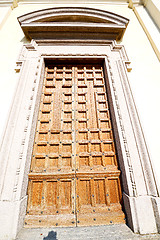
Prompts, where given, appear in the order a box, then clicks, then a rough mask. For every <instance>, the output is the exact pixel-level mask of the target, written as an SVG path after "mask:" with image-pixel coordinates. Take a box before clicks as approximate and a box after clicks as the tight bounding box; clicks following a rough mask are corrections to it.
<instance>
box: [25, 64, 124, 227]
mask: <svg viewBox="0 0 160 240" xmlns="http://www.w3.org/2000/svg"><path fill="white" fill-rule="evenodd" d="M119 175H120V171H119V170H118V167H117V159H116V154H115V147H114V141H113V134H112V126H111V121H110V114H109V107H108V102H107V94H106V87H105V80H104V74H103V67H102V66H101V65H92V66H91V65H85V64H84V65H83V66H82V65H66V66H64V65H55V64H50V65H48V66H47V67H46V69H45V79H44V83H43V90H42V95H41V103H40V109H39V117H38V122H37V129H36V135H35V142H34V148H33V156H32V163H31V170H30V173H29V187H28V208H27V215H26V218H25V226H26V227H48V226H79V225H100V224H114V223H121V222H124V214H123V212H122V209H121V204H120V202H121V187H120V181H119Z"/></svg>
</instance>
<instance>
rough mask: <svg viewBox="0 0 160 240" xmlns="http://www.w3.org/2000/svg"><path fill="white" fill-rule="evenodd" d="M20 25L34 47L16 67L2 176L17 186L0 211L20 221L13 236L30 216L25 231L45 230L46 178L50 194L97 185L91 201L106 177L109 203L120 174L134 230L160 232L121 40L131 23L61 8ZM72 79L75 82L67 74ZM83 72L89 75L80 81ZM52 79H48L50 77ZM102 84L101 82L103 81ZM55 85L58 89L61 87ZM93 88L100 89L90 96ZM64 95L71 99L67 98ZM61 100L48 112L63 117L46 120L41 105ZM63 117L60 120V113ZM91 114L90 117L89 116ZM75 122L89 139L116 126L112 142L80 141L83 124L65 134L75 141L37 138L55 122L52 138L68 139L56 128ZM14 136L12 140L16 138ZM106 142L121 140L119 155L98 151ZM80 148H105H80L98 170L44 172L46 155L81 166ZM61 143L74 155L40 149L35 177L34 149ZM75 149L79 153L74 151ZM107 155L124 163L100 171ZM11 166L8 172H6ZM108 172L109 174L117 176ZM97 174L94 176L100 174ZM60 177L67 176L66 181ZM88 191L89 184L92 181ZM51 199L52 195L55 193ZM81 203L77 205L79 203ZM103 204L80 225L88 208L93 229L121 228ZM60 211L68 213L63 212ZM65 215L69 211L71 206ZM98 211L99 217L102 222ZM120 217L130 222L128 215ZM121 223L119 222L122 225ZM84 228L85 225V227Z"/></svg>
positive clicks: (8, 193)
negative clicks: (65, 106) (79, 183)
mask: <svg viewBox="0 0 160 240" xmlns="http://www.w3.org/2000/svg"><path fill="white" fill-rule="evenodd" d="M18 21H19V23H20V26H21V28H22V30H23V32H24V34H25V36H26V38H28V39H29V40H30V41H31V42H30V44H24V46H23V48H22V51H21V53H20V56H19V59H18V61H17V65H18V66H20V68H19V70H20V73H19V74H20V75H19V85H18V88H17V92H16V95H15V99H14V101H13V106H12V110H11V113H10V118H9V122H8V126H7V129H6V133H5V138H4V142H3V151H2V157H3V161H4V162H5V161H6V156H7V159H8V164H7V166H4V171H3V179H4V181H3V185H4V186H5V184H7V181H8V178H10V187H9V188H6V190H5V191H2V200H3V199H4V200H5V199H9V201H8V202H7V203H5V204H6V206H5V208H4V205H3V204H2V201H1V203H0V208H2V207H3V209H4V213H5V209H6V211H7V208H8V207H10V209H11V211H10V214H11V215H12V219H16V221H15V222H14V224H13V222H11V220H10V221H9V222H8V224H11V225H12V228H11V235H12V236H16V233H17V232H18V231H19V230H20V229H21V228H22V227H23V225H24V219H25V223H26V224H25V227H27V226H29V227H32V225H33V227H34V226H41V227H43V226H45V221H46V219H45V218H44V219H43V215H45V214H46V215H47V213H45V212H44V209H39V208H38V207H37V206H38V205H39V204H41V200H42V199H44V197H45V196H43V193H42V192H43V191H44V190H43V189H42V188H41V186H40V185H41V183H42V182H43V180H45V181H46V179H45V178H47V177H48V180H47V181H48V183H50V187H49V188H50V189H52V188H53V186H51V185H54V184H51V182H52V183H53V182H54V183H55V182H58V181H60V179H61V178H63V181H62V182H65V183H64V185H66V183H67V184H68V185H66V186H65V187H64V188H63V191H66V190H65V189H67V188H69V187H71V186H73V185H74V184H73V183H72V181H73V182H74V181H75V180H76V179H77V181H78V180H79V179H80V178H81V177H82V178H83V180H86V181H89V180H91V183H90V186H91V187H90V188H91V189H92V191H91V192H92V193H91V196H90V197H89V198H92V199H93V198H94V197H95V196H97V195H96V194H97V191H98V190H97V189H96V184H97V182H96V181H97V180H100V181H101V184H102V185H103V184H106V185H105V190H104V194H105V198H104V199H105V201H106V202H107V201H108V202H109V201H110V200H109V196H108V195H110V192H111V190H112V189H113V188H114V187H115V188H119V183H118V185H116V183H113V184H111V186H110V187H109V189H110V192H107V191H109V190H107V189H108V188H107V187H106V186H107V183H106V182H105V181H108V180H111V181H112V180H116V181H117V179H118V177H119V175H120V172H121V178H122V195H123V206H124V211H125V215H126V219H127V220H126V221H127V224H128V226H129V227H130V228H131V229H132V230H133V231H134V232H136V233H141V234H147V233H156V232H157V231H158V217H159V210H158V204H159V193H158V187H157V184H156V180H155V176H154V172H153V170H152V165H151V161H150V158H149V155H148V151H147V147H146V144H145V140H144V136H143V132H142V128H141V125H140V122H139V118H138V114H137V111H136V107H135V104H134V99H133V95H132V92H131V89H130V85H129V81H128V76H127V71H129V67H128V65H129V60H128V57H127V54H126V51H125V48H124V46H122V45H118V44H117V42H116V41H119V40H122V38H123V34H124V33H125V30H126V27H127V25H128V23H129V20H128V19H126V18H124V17H121V16H119V15H116V14H114V13H110V12H107V11H102V10H98V9H92V8H76V7H70V8H68V7H62V8H50V9H45V10H39V11H36V12H32V13H29V14H26V15H23V16H20V17H19V18H18ZM57 71H58V72H57ZM49 72H51V73H52V75H53V76H52V80H51V79H50V77H49V76H48V75H49ZM47 74H48V75H47ZM67 74H68V77H66V76H67ZM69 74H70V76H69ZM78 74H79V75H82V76H81V77H78ZM87 74H88V75H87ZM91 75H92V76H91ZM100 75H101V76H100ZM47 76H48V81H47V80H46V79H47ZM96 76H97V77H96ZM78 78H79V79H78ZM49 79H50V80H51V81H50V80H49ZM67 79H68V80H67ZM81 80H83V81H84V83H81V84H80V83H79V82H80V81H81ZM54 81H55V83H54ZM69 81H70V82H69ZM76 81H77V82H76ZM96 81H97V83H96ZM100 81H101V83H99V82H100ZM65 82H67V83H65ZM62 83H63V84H62ZM47 84H49V85H47ZM55 84H57V85H56V87H57V90H56V87H55ZM58 84H62V85H61V88H62V90H59V89H60V87H58V86H59V85H58ZM92 84H93V85H92ZM50 88H52V89H53V91H52V90H49V89H50ZM93 88H95V90H93ZM100 88H101V90H100ZM46 89H47V90H46ZM63 89H64V90H63ZM66 89H67V90H66ZM68 89H70V90H68ZM83 89H85V90H83ZM91 89H92V90H93V91H91ZM78 91H80V92H78ZM92 93H93V94H92ZM76 94H78V95H76ZM102 95H103V96H102ZM52 96H53V98H52ZM79 96H81V97H82V96H83V97H84V98H85V97H86V99H81V100H80V99H78V97H79ZM94 96H95V97H94ZM45 97H47V99H45ZM65 97H66V98H67V99H65ZM98 97H100V98H101V97H102V98H103V97H104V99H99V98H98ZM69 98H71V99H69ZM92 100H93V101H92ZM45 101H46V103H45ZM65 101H66V102H67V101H68V104H71V105H72V109H70V111H68V110H66V114H67V111H68V115H69V114H71V116H70V120H66V119H65V118H67V117H64V114H65V112H64V111H65V109H63V107H62V106H61V105H62V104H64V103H65ZM55 102H56V104H55V106H54V108H53V106H52V107H51V109H50V110H48V112H50V113H51V112H52V111H51V110H54V113H56V114H57V115H56V118H55V117H54V115H53V114H51V115H52V118H51V116H49V117H48V118H47V116H45V119H43V120H42V119H40V118H39V116H40V115H42V113H43V112H44V114H45V111H44V110H43V109H42V108H41V106H42V105H43V104H52V105H53V104H54V103H55ZM82 102H83V103H84V102H85V104H86V106H87V104H89V102H90V104H91V105H90V106H89V105H88V106H87V109H88V113H87V111H85V110H83V111H81V110H79V112H81V113H82V114H83V117H81V121H79V120H78V115H76V114H77V113H76V110H77V109H78V108H79V106H78V104H82ZM100 103H102V104H104V105H105V104H106V107H105V111H106V113H108V116H110V117H101V116H100V112H101V111H102V110H103V109H101V107H97V108H95V106H97V105H96V104H100ZM76 104H77V105H76ZM108 106H109V107H108ZM57 109H59V110H57ZM87 109H86V110H87ZM108 109H109V110H108ZM56 111H57V112H56ZM107 111H109V112H107ZM59 112H60V113H61V115H59ZM93 112H95V115H96V116H97V117H96V119H97V123H96V122H95V124H97V125H96V127H95V125H94V126H92V122H91V121H92V120H93V122H94V121H95V117H94V116H93ZM46 113H47V111H46ZM85 113H86V117H85V116H84V115H85ZM87 114H88V115H87ZM46 118H47V119H46ZM53 119H55V121H53ZM108 119H111V120H110V122H111V123H110V124H111V125H110V126H109V125H108V126H107V127H105V128H104V127H103V126H102V125H100V124H102V123H103V124H106V123H107V122H108ZM37 120H38V121H37ZM56 120H57V121H56ZM58 121H59V123H58ZM67 121H68V122H67ZM76 121H78V122H81V123H83V124H88V125H87V126H85V127H83V129H82V130H83V131H82V133H83V135H85V134H86V132H87V134H90V135H91V134H92V132H93V133H95V135H96V134H98V135H102V134H103V132H104V131H106V133H107V132H109V129H111V130H112V131H113V134H112V135H113V138H111V139H108V140H106V142H105V141H104V139H103V138H99V139H96V138H93V139H89V138H88V139H85V137H84V138H83V139H77V138H76V131H77V132H78V131H79V125H77V126H78V127H71V128H70V130H68V129H67V130H66V133H69V131H70V132H71V133H72V132H74V133H75V134H72V138H71V139H70V140H69V141H70V142H69V141H68V142H65V141H66V140H65V139H63V138H61V139H59V140H58V141H59V142H54V141H55V139H52V140H51V139H44V138H45V137H43V139H41V140H39V139H38V140H37V134H38V133H39V131H40V130H39V125H40V124H41V123H44V125H45V123H46V124H51V128H50V129H49V131H48V133H49V132H50V133H52V132H53V133H56V131H59V132H57V133H59V134H60V135H62V134H63V133H64V127H63V126H61V127H57V128H56V127H54V128H53V125H54V124H55V125H56V124H57V125H58V124H60V123H61V122H63V123H64V122H66V123H68V125H69V123H71V122H74V123H73V125H74V126H76V123H75V122H76ZM13 122H14V123H16V124H15V125H14V128H12V126H13ZM98 124H99V125H98ZM111 130H110V132H111ZM45 131H46V130H44V129H43V131H42V133H44V132H45ZM9 136H12V137H10V138H9ZM48 136H49V134H48ZM8 139H9V141H8ZM50 140H51V142H50ZM81 140H82V141H81ZM80 141H81V142H80ZM107 141H108V143H111V142H113V141H114V143H113V146H115V153H114V154H113V153H112V154H111V151H110V153H109V151H108V150H102V151H99V149H104V146H102V145H105V143H106V144H107ZM109 141H110V142H109ZM76 144H79V145H81V147H82V145H84V144H87V146H88V148H90V149H92V148H93V147H92V145H94V147H95V149H96V147H97V149H98V150H86V149H85V150H84V151H80V152H81V153H83V154H82V155H85V154H86V156H85V157H89V158H90V160H89V161H90V162H92V166H91V165H90V164H88V166H89V168H88V169H87V170H85V172H84V171H81V169H80V167H79V165H78V168H77V167H76V165H74V164H72V166H71V169H67V174H68V176H67V178H66V177H64V176H65V172H63V168H58V167H57V169H56V170H54V171H55V172H54V174H52V176H51V172H52V173H53V169H52V170H49V172H47V171H48V169H49V168H48V166H47V165H45V166H44V167H42V165H43V164H40V162H43V161H42V159H44V158H45V159H47V160H46V162H47V161H48V162H49V160H48V159H55V158H56V157H57V158H59V159H60V158H63V157H66V158H69V157H72V159H73V158H74V157H75V163H76V162H78V161H77V160H76V157H80V156H77V155H78V154H79V153H77V152H76V151H75V149H76ZM96 144H97V145H96ZM111 144H112V143H111ZM57 146H58V148H59V149H60V148H61V149H62V147H63V148H65V153H67V156H63V154H64V151H61V152H60V153H59V155H56V154H57V152H54V153H55V155H54V156H53V152H52V156H49V154H50V153H51V152H49V153H48V152H47V154H46V155H45V156H42V155H43V153H44V152H41V150H40V152H39V155H41V156H40V157H39V158H37V159H39V165H38V166H40V168H41V170H39V169H38V170H36V171H39V172H36V171H35V168H36V167H35V166H36V165H35V159H36V154H37V153H36V152H35V148H36V149H40V148H41V149H42V148H48V149H49V148H51V147H52V149H53V148H54V149H57ZM71 148H72V150H73V151H74V152H70V150H68V149H71ZM113 148H114V147H113ZM78 149H79V146H78ZM112 150H113V149H112ZM38 151H39V150H38ZM56 151H57V150H56ZM95 152H96V154H97V155H96V154H95ZM6 153H7V154H6ZM84 153H85V154H84ZM69 154H70V155H69ZM111 155H112V156H111ZM113 155H114V156H113ZM107 156H108V157H114V163H115V162H116V161H115V159H116V158H117V159H118V164H117V163H115V164H109V167H108V166H107V164H106V165H105V164H102V165H103V166H99V167H98V168H97V169H96V170H95V169H94V166H93V165H94V164H93V161H94V160H93V159H94V158H95V157H97V159H98V158H100V157H102V158H104V157H107ZM115 156H116V157H115ZM81 157H82V156H81ZM13 160H14V163H15V164H14V167H12V169H11V168H10V166H12V162H13ZM97 161H99V160H97ZM110 161H111V160H110ZM102 162H103V161H102ZM104 162H105V161H104ZM99 165H101V164H99ZM117 165H118V167H117ZM102 167H103V173H102ZM5 168H6V169H7V171H5ZM91 168H92V169H91ZM77 169H78V170H77ZM108 169H110V173H109V170H108ZM72 170H74V171H72ZM9 171H10V172H9ZM93 171H94V174H95V175H94V174H93ZM107 171H108V172H107ZM28 174H29V180H28ZM47 174H48V175H47ZM60 174H61V175H63V177H62V176H61V175H60ZM116 174H117V175H116ZM9 175H10V176H9ZM38 175H39V178H38ZM53 175H54V176H53ZM55 176H56V178H55ZM77 176H78V177H77ZM94 177H95V179H96V180H95V182H96V184H95V183H93V180H94ZM37 179H38V180H37ZM106 179H107V180H106ZM38 181H39V182H38ZM47 181H46V182H47ZM118 181H119V180H118ZM28 182H29V184H28ZM104 182H105V183H104ZM33 183H35V186H37V187H35V189H34V190H33V191H32V193H31V196H29V199H28V204H29V205H30V206H31V207H29V208H28V209H27V198H28V195H30V193H29V192H28V193H29V194H27V189H28V185H29V189H33V188H34V187H33V185H34V184H33ZM36 184H37V185H36ZM58 184H59V183H58ZM42 185H44V184H42ZM62 185H63V184H62ZM82 185H83V184H82ZM74 186H77V185H74ZM85 186H87V184H86V185H85ZM97 186H100V185H97ZM117 186H118V187H117ZM37 188H38V189H39V192H41V193H40V195H38V191H37V192H36V189H37ZM45 188H46V189H47V187H45ZM56 188H57V186H56ZM81 188H82V186H81ZM86 188H87V187H86ZM97 188H98V187H97ZM3 189H4V188H3ZM74 189H76V187H74ZM28 191H30V190H28ZM61 191H62V189H61ZM87 191H88V190H87ZM105 191H106V192H105ZM120 191H121V190H120V188H119V191H118V195H119V196H120V195H121V194H120ZM33 192H34V194H33ZM73 192H74V193H73ZM73 192H72V193H71V196H70V197H69V198H70V199H74V198H76V197H77V195H78V197H77V198H79V195H80V194H77V192H75V190H73ZM32 195H35V197H33V198H32ZM44 195H45V191H44ZM48 196H49V197H48V198H47V199H51V198H52V197H51V196H50V193H49V195H48ZM93 196H94V197H93ZM57 197H60V196H58V195H55V196H54V198H57ZM71 197H73V198H71ZM113 198H114V197H112V199H113ZM97 199H98V198H97ZM76 201H78V200H76ZM76 201H75V202H74V203H73V205H74V204H78V203H76ZM83 201H84V200H83ZM96 201H97V202H98V201H100V202H101V201H102V202H103V197H102V199H100V200H95V201H94V200H91V202H92V204H91V205H94V208H93V209H92V208H90V209H89V208H88V209H87V210H86V208H85V207H84V208H83V210H84V216H82V218H80V219H78V217H77V216H78V214H77V215H76V218H77V220H76V221H77V222H76V224H77V225H78V224H79V223H81V222H83V220H84V218H85V214H87V215H88V212H87V211H90V212H89V213H90V215H91V211H92V215H93V216H91V218H92V221H91V219H90V220H89V221H90V225H95V224H96V221H97V224H106V223H107V224H108V223H109V224H113V223H114V220H113V221H112V219H110V218H109V220H107V221H108V222H107V221H106V223H105V219H106V216H104V215H105V214H104V212H105V211H103V210H102V209H103V208H104V209H105V207H104V206H101V208H100V207H99V208H98V207H97V209H96V204H97V202H96ZM31 202H32V203H33V202H34V203H35V202H36V204H37V206H36V204H35V205H34V204H33V205H34V206H32V203H31ZM113 202H114V200H113ZM103 203H104V202H103ZM7 204H8V205H7ZM56 204H58V202H56ZM107 204H108V203H107ZM42 205H43V204H42ZM102 205H103V204H102ZM77 206H78V205H77ZM34 207H35V208H34ZM108 208H110V207H109V205H107V209H108ZM113 208H114V207H113ZM26 209H27V210H26ZM48 209H49V208H48ZM70 210H71V211H72V212H73V211H75V210H76V208H75V207H74V209H70ZM93 210H94V211H93ZM26 211H27V214H26ZM32 211H33V212H34V211H37V213H36V214H37V216H35V215H34V214H33V212H32ZM48 211H49V212H50V211H55V214H56V213H57V211H59V210H57V208H54V209H52V210H51V209H49V210H48ZM60 211H61V213H62V209H61V210H60ZM63 211H64V212H65V210H64V209H63ZM78 211H79V209H78ZM98 211H99V212H98ZM31 212H32V213H31ZM95 212H96V213H95ZM30 213H31V214H33V215H34V219H33V218H32V217H33V216H31V217H30ZM58 213H59V212H58ZM93 213H95V214H97V215H96V217H95V216H94V214H93ZM98 214H100V215H101V216H100V215H98ZM107 214H108V213H107ZM50 215H53V214H50ZM103 216H104V218H103ZM29 218H30V219H29ZM54 218H55V215H54ZM120 218H121V219H124V215H123V214H122V213H121V217H120ZM95 219H96V220H95ZM115 219H118V218H115ZM78 221H79V222H78ZM62 222H63V221H62ZM72 222H74V223H75V219H74V220H73V219H72V220H71V224H66V225H72ZM117 222H118V221H117ZM117 222H116V221H115V223H117ZM120 222H122V221H120ZM57 223H58V224H57ZM85 224H86V223H85V221H84V222H83V223H82V225H85ZM51 225H53V226H58V225H59V222H57V221H54V220H53V219H52V217H51V218H50V219H49V226H51ZM62 225H63V224H62ZM6 226H7V224H6ZM47 226H48V225H47ZM3 231H4V232H5V231H6V229H3Z"/></svg>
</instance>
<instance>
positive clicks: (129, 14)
mask: <svg viewBox="0 0 160 240" xmlns="http://www.w3.org/2000/svg"><path fill="white" fill-rule="evenodd" d="M68 2H69V1H68ZM62 6H72V7H73V6H76V7H78V6H81V7H91V8H98V9H102V10H106V11H110V12H114V13H117V14H119V15H122V16H124V17H126V18H128V19H130V23H129V25H128V27H127V30H126V32H125V35H124V38H123V40H122V42H121V44H123V45H124V46H125V48H126V50H127V54H128V56H129V59H130V61H131V63H132V71H131V72H130V73H128V76H129V79H130V84H131V88H132V91H133V95H134V99H135V102H136V106H137V108H138V112H139V115H140V120H141V123H142V127H143V130H144V134H145V137H146V140H147V145H148V147H149V152H150V155H151V159H152V162H153V165H154V166H155V169H156V172H157V175H158V174H159V173H160V163H159V159H160V151H159V148H160V143H159V135H160V124H159V122H160V111H159V110H158V109H159V103H160V94H159V89H160V81H159V76H160V64H159V60H158V59H157V56H156V54H155V53H154V51H153V49H152V47H151V45H150V42H149V40H148V38H147V36H146V34H145V32H144V30H143V28H142V27H141V25H140V23H139V21H138V19H137V18H136V16H135V14H134V12H133V11H132V10H131V9H130V8H128V5H127V4H125V3H123V4H117V5H116V4H115V3H114V4H109V3H105V4H104V3H99V4H96V3H90V4H89V3H82V4H79V3H77V4H75V3H74V4H73V2H71V3H68V4H60V3H57V4H23V3H22V2H21V3H20V4H19V6H18V7H17V8H14V9H13V10H12V11H11V13H10V15H9V16H8V18H7V19H6V21H5V24H3V26H2V29H1V33H0V34H1V37H0V53H1V55H0V135H1V139H3V132H4V128H5V125H6V122H7V118H8V114H9V110H10V108H11V103H12V99H13V96H14V92H15V89H16V86H17V84H18V79H19V73H15V71H14V68H15V65H16V61H17V58H18V54H19V52H20V50H21V47H22V45H23V43H26V42H27V40H26V38H25V37H24V34H23V32H22V30H21V28H20V25H19V23H18V21H17V17H19V16H21V15H23V14H25V13H29V12H32V11H35V10H39V9H45V8H49V7H62ZM2 10H3V9H2V8H0V13H1V12H2ZM144 17H145V16H144ZM147 17H148V15H147ZM158 179H159V183H160V174H159V175H158Z"/></svg>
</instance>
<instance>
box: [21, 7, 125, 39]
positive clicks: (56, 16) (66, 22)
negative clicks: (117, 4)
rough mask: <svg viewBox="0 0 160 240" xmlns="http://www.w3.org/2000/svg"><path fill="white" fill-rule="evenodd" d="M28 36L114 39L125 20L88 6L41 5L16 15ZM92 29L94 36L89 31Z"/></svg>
mask: <svg viewBox="0 0 160 240" xmlns="http://www.w3.org/2000/svg"><path fill="white" fill-rule="evenodd" d="M18 21H19V23H20V25H21V28H22V30H23V31H24V34H25V35H26V37H27V38H29V39H42V38H43V39H63V40H64V39H112V40H113V39H116V40H119V39H121V38H122V36H123V34H124V32H125V29H126V27H127V25H128V22H129V20H128V19H126V18H124V17H121V16H119V15H117V14H114V13H110V12H107V11H103V10H98V9H92V8H82V7H81V8H76V7H63V8H51V9H45V10H41V11H37V12H33V13H29V14H26V15H23V16H21V17H19V18H18ZM93 33H94V38H92V34H93Z"/></svg>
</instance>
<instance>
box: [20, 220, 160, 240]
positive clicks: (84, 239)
mask: <svg viewBox="0 0 160 240" xmlns="http://www.w3.org/2000/svg"><path fill="white" fill-rule="evenodd" d="M122 239H123V240H131V239H134V240H139V239H140V240H141V239H142V240H149V239H151V240H153V239H154V240H160V235H159V234H151V235H139V234H134V233H133V232H132V231H131V230H130V229H129V228H128V227H127V226H126V225H125V224H117V225H109V226H94V227H77V228H37V229H22V231H21V232H20V233H19V234H18V237H17V238H16V240H122Z"/></svg>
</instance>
